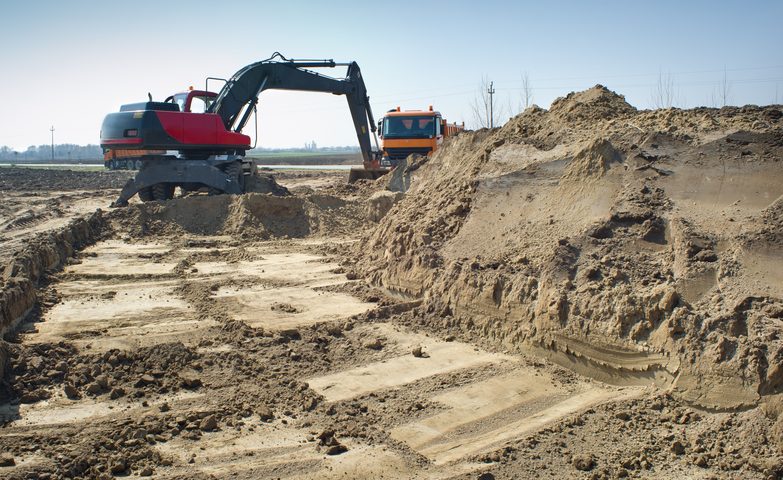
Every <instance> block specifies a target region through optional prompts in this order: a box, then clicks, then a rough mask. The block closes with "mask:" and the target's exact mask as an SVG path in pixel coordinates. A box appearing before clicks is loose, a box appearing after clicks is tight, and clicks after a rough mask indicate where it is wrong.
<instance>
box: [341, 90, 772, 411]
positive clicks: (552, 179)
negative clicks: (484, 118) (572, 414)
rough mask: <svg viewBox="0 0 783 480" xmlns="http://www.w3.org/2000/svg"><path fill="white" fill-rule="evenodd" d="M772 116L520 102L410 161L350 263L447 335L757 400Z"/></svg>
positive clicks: (583, 97)
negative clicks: (407, 175)
mask: <svg viewBox="0 0 783 480" xmlns="http://www.w3.org/2000/svg"><path fill="white" fill-rule="evenodd" d="M778 111H779V110H778V109H777V108H776V107H765V108H759V107H752V106H751V107H742V108H731V109H720V110H717V109H695V110H676V109H668V110H659V111H653V112H637V111H636V110H635V109H634V108H633V107H631V106H629V105H628V104H627V103H626V102H625V100H624V99H623V97H622V96H620V95H617V94H615V93H613V92H611V91H609V90H607V89H606V88H604V87H601V86H597V87H594V88H592V89H590V90H588V91H585V92H579V93H573V94H570V95H568V96H567V97H565V98H562V99H558V100H557V101H555V102H554V103H553V105H552V108H551V110H550V111H545V110H542V109H538V108H531V109H528V110H527V111H526V112H524V113H523V114H521V115H519V116H517V117H515V118H514V119H512V120H511V121H509V122H508V123H507V124H506V125H505V126H504V127H503V128H501V129H499V130H497V131H494V132H486V131H485V132H476V133H472V134H466V135H461V136H460V137H458V138H457V139H455V140H454V141H452V142H449V143H448V144H447V145H446V146H445V147H444V148H443V149H441V150H440V151H439V152H438V153H437V154H436V155H435V156H433V158H432V160H431V161H430V162H428V163H427V164H426V165H424V166H422V167H421V168H420V169H419V170H418V171H416V172H414V174H413V177H412V181H411V188H410V190H409V191H408V193H407V194H406V196H405V198H404V199H403V200H402V201H401V202H399V203H398V204H397V205H396V206H395V209H394V212H395V213H394V215H387V216H385V217H384V218H383V219H382V220H381V221H380V223H379V225H378V228H376V229H375V230H373V231H371V232H369V233H368V234H367V236H366V238H365V241H363V242H360V245H362V248H361V249H359V248H357V250H355V251H354V252H353V254H354V255H355V256H357V257H358V261H357V269H358V270H359V271H361V272H363V273H364V275H365V276H366V278H368V279H369V280H370V281H371V282H372V283H373V284H375V285H378V286H382V287H384V288H385V289H387V291H391V292H398V293H399V294H401V295H403V296H405V297H406V298H410V297H416V298H421V299H423V300H424V302H425V303H424V305H425V307H422V310H421V313H420V314H421V315H423V317H424V318H423V319H422V320H421V322H422V323H426V324H429V325H431V326H432V327H433V328H437V329H440V330H444V331H446V332H448V333H449V334H460V333H463V334H468V335H471V336H473V337H474V338H476V337H480V338H485V339H487V341H490V342H492V343H494V344H496V345H502V346H503V347H506V348H509V347H510V348H518V349H522V350H525V349H533V350H535V351H536V352H537V353H539V354H543V355H547V356H549V357H550V358H552V359H553V360H555V361H559V362H561V363H563V364H564V365H565V364H567V365H569V366H570V367H571V368H576V369H577V370H579V371H581V372H582V373H586V374H590V375H593V376H595V377H597V378H601V379H602V380H605V381H611V382H619V383H624V382H625V383H634V382H637V383H638V382H641V383H645V382H650V381H655V382H657V383H660V384H663V385H666V384H671V383H672V382H673V381H674V378H675V377H676V376H677V375H679V376H680V378H679V380H678V381H677V382H676V384H675V391H676V392H677V395H679V398H682V399H685V400H686V401H689V402H693V403H694V404H698V405H701V406H704V407H708V408H715V409H722V408H737V407H743V408H744V407H748V406H754V405H758V402H759V399H760V396H762V395H767V394H771V393H775V392H779V391H780V388H781V386H780V385H781V382H780V379H779V375H780V368H781V367H780V365H781V363H782V360H783V342H782V341H781V340H780V338H781V337H780V334H779V333H776V332H778V331H779V329H780V328H781V327H780V319H779V313H778V312H779V311H780V309H781V308H783V300H781V299H782V298H783V287H779V285H783V277H781V276H780V274H779V273H777V272H778V271H780V269H783V264H781V259H783V252H781V250H780V249H779V247H776V246H773V245H774V242H775V241H776V239H778V238H779V237H778V236H776V235H778V234H777V233H776V232H777V231H779V228H778V227H775V225H779V218H778V213H779V208H778V207H779V201H777V202H776V201H775V199H778V198H779V197H780V196H781V195H782V194H783V187H781V181H782V180H783V175H781V172H780V168H779V159H780V158H781V156H783V148H781V139H783V131H781V123H780V116H779V115H777V114H776V113H775V112H778ZM740 133H741V134H740ZM776 229H777V230H776ZM749 232H754V233H752V234H751V233H749ZM751 237H752V238H753V242H755V243H753V242H751V243H752V245H762V244H763V245H765V247H764V249H758V248H755V247H751V246H749V245H750V244H749V243H748V242H749V240H750V238H751ZM778 244H779V243H778ZM367 246H369V248H367ZM547 352H548V353H547Z"/></svg>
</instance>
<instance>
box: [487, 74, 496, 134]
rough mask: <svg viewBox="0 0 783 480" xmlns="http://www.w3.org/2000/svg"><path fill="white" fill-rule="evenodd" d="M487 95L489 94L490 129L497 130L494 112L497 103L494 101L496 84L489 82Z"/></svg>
mask: <svg viewBox="0 0 783 480" xmlns="http://www.w3.org/2000/svg"><path fill="white" fill-rule="evenodd" d="M487 93H489V128H495V112H494V111H493V110H494V108H493V107H494V106H495V105H494V103H495V102H494V101H493V100H492V95H494V94H495V82H489V90H487Z"/></svg>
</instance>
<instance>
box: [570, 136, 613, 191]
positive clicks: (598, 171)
mask: <svg viewBox="0 0 783 480" xmlns="http://www.w3.org/2000/svg"><path fill="white" fill-rule="evenodd" d="M622 161H623V158H622V156H621V155H620V153H619V152H618V151H617V150H615V148H614V147H613V146H612V144H611V143H610V142H609V141H607V140H606V139H603V138H599V139H596V140H594V141H593V142H591V143H590V144H589V145H587V146H586V147H585V148H584V149H582V150H580V151H579V152H578V153H577V154H576V156H574V158H573V159H572V160H571V162H570V163H569V164H568V167H566V169H565V172H564V173H563V180H566V179H571V180H576V181H584V180H587V179H590V178H600V177H602V176H603V175H604V173H606V171H607V170H609V168H610V167H611V166H612V164H616V163H620V162H622Z"/></svg>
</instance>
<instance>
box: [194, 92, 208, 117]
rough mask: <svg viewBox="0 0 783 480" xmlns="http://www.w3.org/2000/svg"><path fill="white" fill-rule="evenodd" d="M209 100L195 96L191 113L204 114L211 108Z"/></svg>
mask: <svg viewBox="0 0 783 480" xmlns="http://www.w3.org/2000/svg"><path fill="white" fill-rule="evenodd" d="M209 104H210V101H209V99H207V98H205V97H201V96H193V97H192V98H191V100H190V111H191V112H192V113H204V112H206V111H207V108H209Z"/></svg>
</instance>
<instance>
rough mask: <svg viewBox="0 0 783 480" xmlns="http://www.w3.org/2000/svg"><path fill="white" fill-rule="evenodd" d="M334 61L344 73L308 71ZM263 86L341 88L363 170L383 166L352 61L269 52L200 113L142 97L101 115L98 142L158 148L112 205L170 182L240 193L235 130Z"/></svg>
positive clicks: (163, 196) (152, 193) (241, 158)
mask: <svg viewBox="0 0 783 480" xmlns="http://www.w3.org/2000/svg"><path fill="white" fill-rule="evenodd" d="M338 66H345V67H348V68H347V73H346V76H345V78H332V77H329V76H326V75H323V74H320V73H317V72H315V71H313V70H311V69H315V68H334V67H338ZM270 89H279V90H301V91H311V92H325V93H332V94H335V95H345V96H346V98H347V100H348V108H349V110H350V112H351V117H352V119H353V124H354V128H355V129H356V136H357V138H358V139H359V147H360V150H361V153H362V159H363V166H364V170H366V171H367V172H368V174H367V177H368V178H377V176H380V174H382V173H385V172H386V171H388V169H384V168H381V166H380V154H379V151H378V150H379V149H378V139H377V136H376V135H375V132H376V127H375V121H374V119H373V115H372V110H371V109H370V99H369V97H368V96H367V88H366V86H365V84H364V79H363V78H362V73H361V70H360V69H359V65H358V64H357V63H356V62H348V63H338V62H335V61H334V60H295V59H288V58H285V57H284V56H283V55H281V54H280V53H278V52H276V53H275V54H274V55H272V56H271V57H270V58H268V59H266V60H262V61H260V62H256V63H253V64H250V65H248V66H246V67H244V68H242V69H241V70H239V71H238V72H237V73H235V74H234V76H232V77H231V78H230V79H229V80H227V81H226V83H225V85H224V86H223V88H222V89H221V90H220V92H219V93H218V95H217V97H216V98H215V99H214V101H212V102H211V103H210V105H209V106H208V108H207V109H206V111H204V112H203V113H194V112H189V111H183V110H184V109H182V108H181V106H180V105H179V104H178V103H177V102H155V101H152V98H151V97H150V99H149V101H147V102H141V103H133V104H129V105H123V106H122V107H121V108H120V111H119V112H117V113H111V114H109V115H107V116H106V118H105V119H104V121H103V126H102V127H101V146H102V147H103V148H104V149H108V150H111V149H116V150H142V151H148V152H149V151H153V152H155V151H157V152H163V153H158V154H154V155H144V156H143V157H141V158H140V160H141V168H140V170H139V172H138V173H137V175H136V176H135V178H133V179H131V180H129V181H128V183H127V184H126V185H125V187H124V188H123V189H122V192H121V193H120V196H119V198H118V199H117V200H116V201H115V202H114V204H113V205H114V206H126V205H127V204H128V200H129V199H130V198H132V197H133V195H135V194H136V193H138V194H139V198H140V199H141V200H142V201H151V200H167V199H170V198H172V197H173V196H174V189H175V188H176V187H179V188H180V189H181V190H183V191H186V192H187V191H196V190H201V189H204V188H206V189H208V190H209V191H210V192H211V193H229V194H240V193H243V192H244V191H245V185H246V182H247V178H248V176H249V175H254V174H255V164H254V163H253V161H252V160H250V159H248V158H246V156H245V154H246V153H247V151H248V150H250V149H251V148H252V147H251V144H250V137H249V136H247V135H245V134H243V133H242V130H243V129H244V128H245V126H246V125H247V123H248V121H249V120H250V117H251V115H252V114H253V113H254V112H255V111H256V105H257V103H258V97H259V95H260V94H261V92H263V91H264V90H270ZM206 90H209V89H208V86H207V89H206ZM371 135H372V137H374V138H375V149H373V148H372V141H371ZM374 172H377V173H374Z"/></svg>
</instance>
